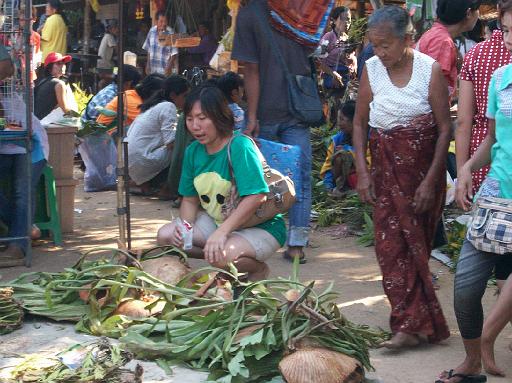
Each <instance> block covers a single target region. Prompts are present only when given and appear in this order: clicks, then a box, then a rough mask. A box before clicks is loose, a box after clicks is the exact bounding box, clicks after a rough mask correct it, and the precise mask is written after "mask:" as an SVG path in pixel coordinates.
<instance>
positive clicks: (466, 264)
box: [437, 1, 512, 383]
mask: <svg viewBox="0 0 512 383" xmlns="http://www.w3.org/2000/svg"><path fill="white" fill-rule="evenodd" d="M499 17H500V23H501V27H502V30H503V41H504V43H505V47H506V48H507V49H508V50H509V51H512V32H511V30H512V1H502V2H500V4H499ZM511 84H512V64H509V65H506V66H504V67H501V68H499V69H497V70H496V71H495V72H494V74H493V75H492V78H491V83H490V84H489V97H488V103H487V118H488V119H489V132H488V134H487V136H486V138H485V140H484V141H483V142H482V144H481V145H480V147H479V148H478V149H477V151H476V152H475V154H474V155H473V156H472V157H471V158H470V159H469V160H468V161H467V162H466V163H465V164H464V165H463V166H462V167H461V168H460V171H459V178H458V182H457V188H456V200H457V203H458V205H459V206H460V207H461V208H463V209H464V210H469V209H470V208H471V205H472V201H473V200H475V201H476V200H477V199H478V198H479V197H499V198H504V199H508V200H511V201H512V173H511V172H510V165H511V163H510V159H511V158H512V132H511V130H510V126H511V125H512V113H511V108H510V102H511V100H512V89H511ZM489 164H490V170H489V173H488V174H487V177H486V178H485V180H484V181H483V183H482V185H481V186H480V189H479V191H478V192H477V193H476V197H475V198H473V182H472V175H471V173H472V172H474V171H476V170H478V169H480V168H482V167H483V166H486V165H489ZM503 257H510V254H507V255H497V254H492V253H487V252H484V251H480V250H478V249H476V248H475V247H474V246H473V244H472V243H471V242H469V241H468V240H467V239H466V240H464V244H463V246H462V249H461V252H460V256H459V261H458V263H457V271H456V273H455V287H454V307H455V315H456V317H457V323H458V326H459V329H460V333H461V336H462V341H463V343H464V348H465V351H466V358H465V360H464V361H463V362H462V364H460V365H459V366H457V367H456V368H455V369H453V370H450V371H445V372H443V373H441V375H440V377H439V380H438V381H437V382H441V383H459V382H484V381H486V380H485V379H486V377H485V376H483V375H480V372H481V370H482V361H483V365H484V368H485V370H486V371H487V372H489V373H490V374H494V375H503V371H502V370H501V369H499V368H498V367H497V366H496V363H495V360H494V351H493V347H494V341H495V339H496V336H497V335H498V334H499V332H500V331H501V330H502V329H503V327H504V326H505V324H506V323H507V322H508V321H510V320H511V315H510V313H511V306H510V299H511V298H510V294H511V291H510V277H509V278H508V279H509V280H508V281H507V283H506V284H505V286H504V288H503V291H502V293H501V294H502V295H501V296H500V297H499V298H498V301H497V302H496V304H495V306H494V308H493V310H492V312H491V314H490V315H489V317H488V318H487V320H486V322H485V324H484V319H483V308H482V297H483V295H484V292H485V289H486V287H487V281H488V279H489V278H490V277H491V275H492V271H493V269H494V268H495V267H497V266H498V265H497V262H498V261H500V260H501V258H503ZM496 271H497V272H498V269H497V270H496ZM482 327H483V328H484V332H483V333H482ZM467 376H469V377H470V378H467ZM465 377H466V378H465ZM464 379H465V380H464Z"/></svg>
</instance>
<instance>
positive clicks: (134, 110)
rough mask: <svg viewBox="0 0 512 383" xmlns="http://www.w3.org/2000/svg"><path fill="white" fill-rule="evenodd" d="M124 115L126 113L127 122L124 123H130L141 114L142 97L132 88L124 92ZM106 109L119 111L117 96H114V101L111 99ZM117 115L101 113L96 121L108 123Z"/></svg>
mask: <svg viewBox="0 0 512 383" xmlns="http://www.w3.org/2000/svg"><path fill="white" fill-rule="evenodd" d="M124 95H125V96H124V115H125V123H124V125H125V126H127V125H130V124H131V123H132V122H133V120H135V118H136V117H137V116H138V115H139V114H140V106H141V104H142V98H140V96H139V94H138V93H137V92H136V91H135V90H134V89H130V90H127V91H126V92H124ZM105 109H109V110H112V111H114V112H117V96H116V97H114V99H113V100H112V101H110V102H109V103H108V104H107V106H105ZM115 118H116V117H109V116H104V115H103V114H101V113H100V114H99V115H98V118H97V119H96V122H99V123H100V124H104V125H108V124H110V123H111V122H112V121H114V119H115Z"/></svg>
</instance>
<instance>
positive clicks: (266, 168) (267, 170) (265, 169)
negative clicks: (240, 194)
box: [228, 134, 272, 185]
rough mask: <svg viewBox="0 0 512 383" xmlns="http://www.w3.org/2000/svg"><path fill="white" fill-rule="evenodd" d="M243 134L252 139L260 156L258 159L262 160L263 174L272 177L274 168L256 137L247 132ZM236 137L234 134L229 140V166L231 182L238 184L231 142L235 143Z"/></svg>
mask: <svg viewBox="0 0 512 383" xmlns="http://www.w3.org/2000/svg"><path fill="white" fill-rule="evenodd" d="M241 136H243V137H247V138H248V139H249V140H251V142H252V143H253V145H254V148H255V151H256V155H257V156H258V159H259V160H260V163H261V167H262V168H263V176H264V177H266V178H270V177H271V176H272V175H271V170H272V169H271V168H270V166H269V165H268V163H267V160H266V159H265V157H264V156H263V153H261V150H260V148H259V147H258V145H257V144H256V141H254V139H253V138H252V137H250V136H248V135H246V134H242V135H241ZM235 138H236V136H232V137H231V138H230V139H229V142H228V167H229V174H230V175H231V182H232V183H234V184H235V185H236V179H235V172H234V171H233V161H232V160H231V144H232V143H233V140H234V139H235Z"/></svg>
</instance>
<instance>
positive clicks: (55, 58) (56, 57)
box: [44, 52, 71, 67]
mask: <svg viewBox="0 0 512 383" xmlns="http://www.w3.org/2000/svg"><path fill="white" fill-rule="evenodd" d="M61 61H62V62H63V63H68V62H70V61H71V56H70V55H65V56H63V55H61V54H60V53H57V52H50V53H48V56H46V58H45V59H44V66H45V67H46V66H48V65H50V64H53V63H58V62H61Z"/></svg>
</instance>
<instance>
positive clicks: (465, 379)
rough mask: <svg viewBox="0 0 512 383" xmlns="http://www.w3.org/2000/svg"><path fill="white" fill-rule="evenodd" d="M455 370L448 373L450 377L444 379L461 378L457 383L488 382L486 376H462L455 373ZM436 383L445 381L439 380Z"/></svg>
mask: <svg viewBox="0 0 512 383" xmlns="http://www.w3.org/2000/svg"><path fill="white" fill-rule="evenodd" d="M453 371H454V370H453V369H452V370H450V371H448V376H447V377H446V378H444V379H451V378H461V380H459V381H458V382H457V383H484V382H487V376H485V375H480V374H479V375H472V374H461V373H455V374H454V373H453ZM435 383H444V381H443V380H441V379H438V380H436V381H435Z"/></svg>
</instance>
